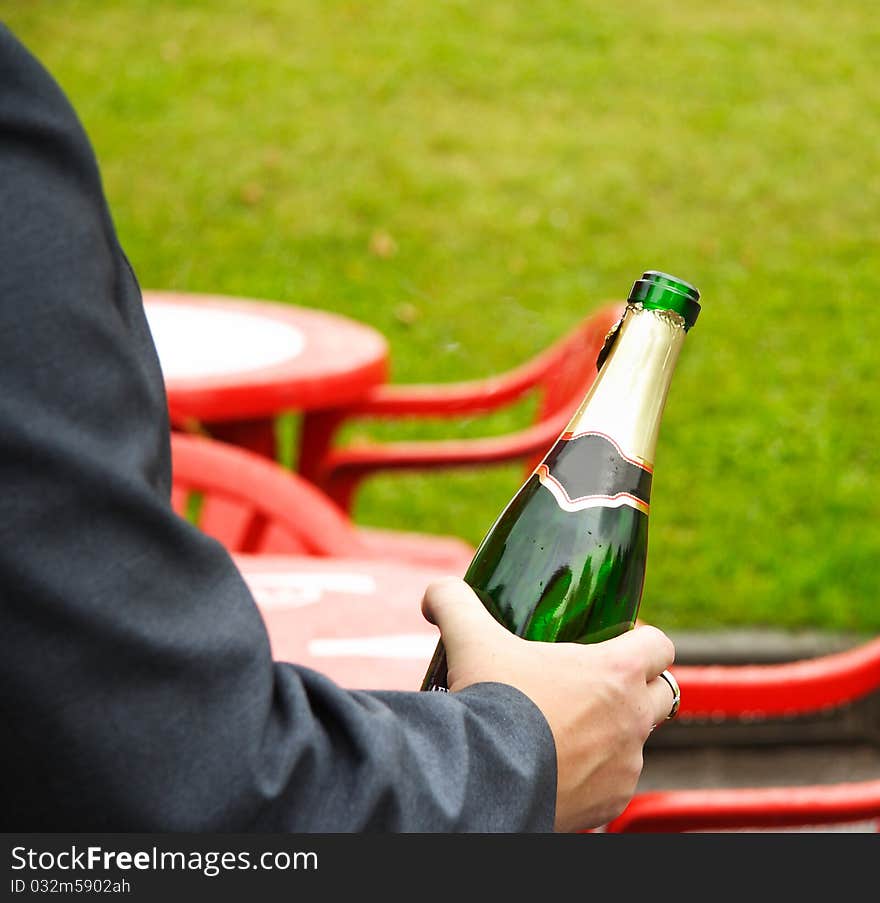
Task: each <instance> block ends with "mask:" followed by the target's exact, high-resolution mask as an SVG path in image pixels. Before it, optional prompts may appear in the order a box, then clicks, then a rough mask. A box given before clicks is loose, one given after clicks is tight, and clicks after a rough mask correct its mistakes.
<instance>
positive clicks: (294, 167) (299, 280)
mask: <svg viewBox="0 0 880 903" xmlns="http://www.w3.org/2000/svg"><path fill="white" fill-rule="evenodd" d="M0 14H2V15H3V17H4V20H5V21H6V22H7V24H8V25H10V27H11V28H12V29H13V30H14V31H15V32H16V33H17V34H18V35H19V36H20V37H21V38H22V39H23V40H24V41H25V43H27V44H28V45H29V46H30V47H31V49H32V50H33V51H34V52H36V53H37V55H38V56H40V58H41V59H42V60H43V61H44V63H45V64H46V65H47V66H48V67H49V68H50V69H51V71H52V72H53V73H54V74H55V76H56V77H57V78H58V80H59V81H60V82H61V84H62V85H63V87H64V88H65V89H66V91H67V92H68V94H69V96H70V97H71V99H72V101H73V103H74V105H75V106H76V108H77V110H78V111H79V113H80V115H81V117H82V119H83V121H84V123H85V125H86V128H87V130H88V132H89V133H90V135H91V137H92V140H93V142H94V144H95V148H96V151H97V154H98V158H99V161H100V163H101V166H102V169H103V173H104V179H105V184H106V188H107V192H108V195H109V198H110V203H111V207H112V209H113V213H114V216H115V219H116V222H117V226H118V228H119V231H120V235H121V238H122V242H123V245H124V247H125V248H126V250H127V251H128V254H129V256H130V257H131V259H132V261H133V263H134V266H135V269H136V271H137V272H138V275H139V278H140V281H141V283H142V285H144V286H145V287H149V288H167V289H180V290H188V291H211V292H226V293H229V294H238V295H250V296H255V297H265V298H272V299H280V300H284V301H290V302H293V303H297V304H303V305H309V306H313V307H318V308H325V309H328V310H333V311H338V312H341V313H343V314H347V315H350V316H353V317H356V318H358V319H361V320H363V321H366V322H369V323H371V324H373V325H374V326H376V327H378V328H379V329H381V330H382V331H383V332H384V333H385V334H386V335H387V336H388V338H389V341H390V343H391V348H392V356H393V379H395V380H397V381H407V382H408V381H415V380H435V381H439V380H457V379H462V378H469V377H477V376H482V375H487V374H490V373H493V372H497V371H499V370H503V369H507V368H509V367H511V366H513V365H515V364H516V363H518V362H520V361H522V360H524V359H526V358H527V357H529V356H531V355H532V354H534V353H535V352H536V351H538V350H539V349H541V348H543V347H544V346H546V345H547V344H549V343H550V342H551V341H552V340H553V339H554V338H556V337H557V336H559V335H561V334H562V333H563V332H564V331H566V330H567V329H568V328H570V327H571V326H572V325H573V324H574V322H575V321H576V320H577V319H578V318H580V317H581V316H582V315H583V314H584V313H585V312H587V311H590V310H592V309H594V308H595V307H597V306H598V305H599V304H601V303H602V302H603V301H605V300H607V299H610V298H618V297H620V296H621V295H623V294H625V293H626V292H627V291H628V289H629V287H630V285H631V284H632V281H633V280H634V278H636V277H637V276H638V275H639V274H640V273H641V271H642V270H643V269H649V268H657V269H663V270H667V271H669V272H672V273H675V274H677V275H679V276H681V277H683V278H685V279H687V280H688V281H690V282H693V283H694V284H696V285H697V286H698V287H699V288H700V290H701V291H702V294H703V312H702V315H701V317H700V320H699V323H698V324H697V326H696V328H695V329H694V330H693V331H692V332H691V333H690V335H689V337H688V340H687V343H686V346H685V349H684V352H683V354H682V358H681V361H680V364H679V367H678V371H677V373H676V376H675V380H674V384H673V387H672V391H671V393H670V397H669V401H668V405H667V409H666V416H665V419H664V423H663V428H662V430H661V435H660V445H659V449H658V454H657V461H656V468H657V469H656V476H655V482H654V493H653V504H652V513H651V540H650V554H649V562H648V578H647V584H646V587H645V596H644V601H643V604H642V616H643V617H645V618H646V619H649V620H651V621H653V622H654V623H657V624H658V625H660V626H662V627H665V628H669V629H674V628H685V627H703V628H706V627H715V626H721V625H753V624H769V625H779V626H787V627H826V628H833V629H844V630H858V631H868V632H873V631H877V630H878V629H880V604H878V602H877V599H876V596H877V586H878V582H880V578H878V571H880V519H878V513H880V511H878V502H877V490H878V488H880V445H878V438H877V428H876V423H877V420H878V416H880V392H878V389H880V374H878V360H880V355H878V343H880V304H878V302H877V297H878V295H880V265H878V235H880V228H878V227H880V167H878V165H877V148H878V147H880V91H878V90H877V67H876V62H877V54H876V47H877V43H878V39H880V18H878V16H877V6H876V3H874V2H871V0H861V2H851V3H847V4H841V3H839V2H830V0H809V2H808V0H778V2H774V3H765V4H755V3H746V2H733V3H726V4H719V3H717V2H712V0H691V2H680V3H670V2H665V3H664V2H650V0H633V2H629V3H624V4H611V3H606V2H599V0H589V2H587V0H576V2H574V0H573V2H568V3H560V2H558V0H530V2H528V3H526V2H512V0H484V2H482V3H469V2H464V0H460V2H459V0H430V2H428V0H370V2H367V0H346V2H342V0H323V2H293V0H286V2H285V0H250V2H248V3H246V4H245V3H240V4H233V3H226V2H220V0H200V2H189V3H184V2H178V0H175V2H167V0H149V2H147V0H137V2H136V0H128V2H106V0H88V2H73V0H53V2H47V0H43V2H39V0H31V2H27V3H15V4H13V3H6V4H2V6H0ZM522 413H523V412H522V411H515V412H513V413H511V414H510V416H508V417H501V418H496V419H494V420H493V421H492V422H491V424H490V425H489V426H490V428H491V429H492V430H494V431H503V430H505V429H508V428H510V427H511V426H513V425H514V424H516V423H518V422H519V420H518V418H519V417H520V416H521V415H522ZM478 426H479V425H478V424H471V425H470V429H471V430H472V431H475V430H477V428H478ZM441 432H442V430H440V429H435V431H434V433H433V434H434V435H439V434H441ZM383 435H389V431H388V430H387V429H385V430H384V431H383ZM407 435H412V430H411V429H410V430H409V431H408V432H407ZM520 477H521V470H520V468H518V467H503V468H499V469H497V470H495V471H493V472H491V473H486V474H456V475H446V474H444V475H435V476H418V477H416V476H413V477H405V478H394V479H390V478H382V479H379V480H376V481H375V482H373V483H370V484H368V485H367V486H366V488H365V490H364V492H363V493H362V495H361V496H360V498H359V502H358V508H357V512H356V516H357V518H358V520H360V521H362V522H364V523H368V522H369V523H381V524H385V525H392V526H397V527H405V528H409V529H417V530H427V531H433V532H455V533H458V534H460V535H463V536H465V537H467V538H469V539H471V540H472V541H474V542H476V541H477V540H478V539H479V538H480V536H481V535H482V533H483V531H484V530H485V529H486V528H487V527H488V526H489V525H490V524H491V522H492V521H493V520H494V518H495V516H496V514H497V513H498V511H499V509H500V507H501V506H502V505H503V503H504V502H505V501H506V500H507V498H508V497H509V496H510V495H511V494H512V492H513V491H514V490H515V489H516V488H517V486H518V484H519V480H520Z"/></svg>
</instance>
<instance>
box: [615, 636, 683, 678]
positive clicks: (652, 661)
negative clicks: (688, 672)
mask: <svg viewBox="0 0 880 903" xmlns="http://www.w3.org/2000/svg"><path fill="white" fill-rule="evenodd" d="M608 642H609V643H617V644H619V645H620V646H623V645H628V646H629V649H628V654H630V655H633V656H635V657H637V658H638V659H640V660H641V661H642V662H643V663H644V668H645V680H653V679H654V678H655V677H656V676H657V675H658V674H659V673H660V672H661V671H665V670H666V669H667V668H669V667H671V666H672V663H673V662H674V661H675V646H674V645H673V643H672V640H670V639H669V637H668V636H666V634H665V633H664V632H663V631H662V630H659V629H658V628H657V627H653V626H652V625H650V624H644V625H642V626H640V627H634V628H633V629H632V630H629V631H627V632H626V633H624V634H622V635H621V636H619V637H617V638H616V639H613V640H608Z"/></svg>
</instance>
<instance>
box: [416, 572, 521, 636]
mask: <svg viewBox="0 0 880 903" xmlns="http://www.w3.org/2000/svg"><path fill="white" fill-rule="evenodd" d="M422 614H423V615H424V617H425V619H426V620H427V621H430V622H431V623H432V624H435V625H436V626H437V627H439V628H440V633H441V634H444V635H447V634H452V635H454V636H468V635H469V634H470V633H473V634H476V633H477V632H478V631H481V630H482V631H484V630H486V629H487V627H490V626H494V627H496V628H500V627H501V625H500V624H498V622H497V621H496V620H495V619H494V618H493V617H492V615H491V614H489V612H488V611H486V608H485V607H484V606H483V603H482V602H480V600H479V598H478V597H477V594H476V593H475V592H474V591H473V590H472V589H471V588H470V587H469V586H468V585H467V583H465V582H464V580H462V579H461V578H460V577H444V578H442V579H441V580H436V581H434V582H433V583H431V584H430V585H429V586H428V588H427V589H426V590H425V595H424V598H423V599H422ZM501 629H503V628H501Z"/></svg>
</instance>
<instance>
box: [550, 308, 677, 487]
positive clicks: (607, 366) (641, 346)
mask: <svg viewBox="0 0 880 903" xmlns="http://www.w3.org/2000/svg"><path fill="white" fill-rule="evenodd" d="M686 334H687V333H686V330H685V324H684V318H683V317H682V316H681V315H679V314H677V313H675V312H672V311H667V310H648V309H644V308H642V307H641V305H632V304H631V305H630V306H629V307H628V308H627V309H626V313H625V314H624V317H623V319H622V322H621V323H620V327H619V330H618V334H617V337H616V339H615V341H614V345H613V346H612V348H611V351H610V353H609V354H608V357H607V358H606V360H605V363H604V364H603V365H602V369H601V370H600V371H599V374H598V376H597V377H596V379H595V380H594V382H593V385H592V386H591V388H590V390H589V392H588V393H587V395H586V397H585V398H584V400H583V402H582V403H581V405H580V407H579V408H578V410H577V412H576V413H575V415H574V416H573V417H572V418H571V420H570V421H569V424H568V429H567V430H566V433H565V434H564V435H565V436H566V437H567V438H571V437H573V436H577V435H581V434H583V433H600V434H602V435H604V436H606V437H607V438H609V439H611V440H612V441H613V442H614V443H615V444H616V445H617V446H618V447H619V449H620V452H621V453H622V454H623V455H624V456H625V457H626V458H628V459H629V460H631V461H634V462H637V463H638V464H640V465H641V466H643V467H646V468H647V469H648V470H652V469H653V466H654V455H655V452H656V449H657V436H658V434H659V431H660V420H661V418H662V416H663V409H664V407H665V405H666V396H667V395H668V393H669V386H670V383H671V381H672V374H673V372H674V370H675V365H676V363H677V362H678V355H679V353H680V352H681V346H682V344H683V343H684V338H685V335H686Z"/></svg>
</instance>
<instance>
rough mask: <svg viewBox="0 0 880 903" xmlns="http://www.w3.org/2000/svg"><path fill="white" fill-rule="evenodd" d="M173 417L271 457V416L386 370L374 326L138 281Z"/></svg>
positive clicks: (311, 405) (363, 388) (349, 394)
mask: <svg viewBox="0 0 880 903" xmlns="http://www.w3.org/2000/svg"><path fill="white" fill-rule="evenodd" d="M143 298H144V308H145V311H146V315H147V320H148V322H149V324H150V331H151V332H152V335H153V341H154V342H155V344H156V349H157V351H158V354H159V361H160V364H161V367H162V373H163V377H164V379H165V389H166V393H167V396H168V409H169V415H170V417H171V421H172V423H173V424H175V425H176V426H186V425H187V424H189V423H193V422H195V423H198V424H199V425H200V426H202V427H204V428H206V429H207V430H208V432H210V433H211V434H212V435H215V436H216V437H218V438H221V439H226V440H227V441H230V442H234V443H235V444H238V445H243V446H246V447H249V448H252V449H253V450H256V451H260V452H261V453H263V454H267V455H268V456H269V457H274V455H275V447H274V433H273V429H272V424H273V421H274V418H275V417H276V416H277V415H278V414H279V413H281V412H283V411H290V410H294V411H302V412H308V411H317V410H322V409H327V408H334V407H337V406H340V405H345V404H347V403H350V402H352V401H354V400H356V399H358V398H360V397H361V396H363V395H364V394H366V393H367V392H368V391H369V390H370V389H372V388H373V387H375V386H376V385H378V384H380V383H382V382H384V381H385V380H386V379H387V375H388V344H387V341H386V339H385V337H384V336H383V335H382V334H381V333H380V332H379V331H378V330H376V329H373V328H372V327H370V326H367V325H366V324H363V323H360V322H357V321H355V320H352V319H350V318H348V317H344V316H341V315H339V314H333V313H328V312H326V311H321V310H313V309H310V308H305V307H299V306H296V305H291V304H281V303H278V302H272V301H263V300H257V299H252V298H235V297H229V296H226V295H206V294H193V293H185V292H168V291H152V290H150V291H144V293H143Z"/></svg>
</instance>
